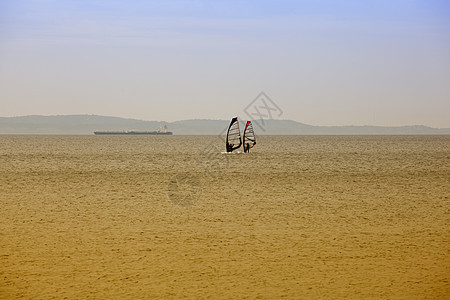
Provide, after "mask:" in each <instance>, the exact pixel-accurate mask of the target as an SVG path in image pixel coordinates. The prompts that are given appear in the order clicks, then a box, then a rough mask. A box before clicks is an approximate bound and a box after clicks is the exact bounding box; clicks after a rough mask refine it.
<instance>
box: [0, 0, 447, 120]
mask: <svg viewBox="0 0 450 300" xmlns="http://www.w3.org/2000/svg"><path fill="white" fill-rule="evenodd" d="M261 91H264V92H266V94H267V95H269V96H270V97H271V98H272V100H274V102H276V104H277V105H278V106H279V107H280V108H281V109H282V111H283V115H282V116H281V117H280V118H282V119H292V120H295V121H299V122H303V123H307V124H312V125H366V124H371V125H414V124H424V125H428V126H433V127H450V117H449V116H450V1H446V0H442V1H437V0H423V1H415V0H388V1H385V0H373V1H370V0H368V1H357V0H354V1H353V0H352V1H350V0H347V1H345V0H343V1H338V0H336V1H331V0H314V1H313V0H310V1H306V0H305V1H302V0H299V1H293V0H278V1H275V0H273V1H264V0H263V1H256V0H250V1H237V0H221V1H206V0H192V1H187V0H184V1H183V0H168V1H151V0H150V1H146V0H145V1H144V0H128V1H125V0H124V1H119V0H2V1H0V116H4V117H5V116H19V115H30V114H43V115H55V114H100V115H110V116H120V117H130V118H138V119H144V120H161V121H162V120H165V121H175V120H182V119H192V118H202V119H203V118H207V119H230V118H231V117H232V116H234V115H241V116H244V115H245V114H244V113H243V111H244V109H245V107H246V106H247V105H248V104H249V103H250V102H251V101H252V100H253V99H254V98H255V97H256V96H257V95H258V94H259V92H261Z"/></svg>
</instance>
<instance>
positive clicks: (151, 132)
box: [94, 131, 173, 135]
mask: <svg viewBox="0 0 450 300" xmlns="http://www.w3.org/2000/svg"><path fill="white" fill-rule="evenodd" d="M94 134H95V135H172V134H173V133H172V132H171V131H168V132H158V131H94Z"/></svg>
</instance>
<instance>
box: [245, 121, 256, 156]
mask: <svg viewBox="0 0 450 300" xmlns="http://www.w3.org/2000/svg"><path fill="white" fill-rule="evenodd" d="M255 144H256V137H255V132H254V131H253V125H252V122H251V121H247V124H245V129H244V152H249V151H250V149H252V148H253V147H254V146H255Z"/></svg>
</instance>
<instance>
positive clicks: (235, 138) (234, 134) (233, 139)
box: [226, 117, 242, 152]
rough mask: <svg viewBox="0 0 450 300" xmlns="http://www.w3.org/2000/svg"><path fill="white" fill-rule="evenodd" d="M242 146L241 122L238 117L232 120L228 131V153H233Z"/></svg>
mask: <svg viewBox="0 0 450 300" xmlns="http://www.w3.org/2000/svg"><path fill="white" fill-rule="evenodd" d="M241 145H242V139H241V130H240V129H239V121H238V118H237V117H234V118H233V119H231V122H230V126H228V131H227V145H226V146H227V152H233V151H234V150H236V149H239V147H241Z"/></svg>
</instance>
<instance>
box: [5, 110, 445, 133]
mask: <svg viewBox="0 0 450 300" xmlns="http://www.w3.org/2000/svg"><path fill="white" fill-rule="evenodd" d="M228 123H229V120H206V119H196V120H183V121H175V122H160V121H143V120H137V119H127V118H120V117H109V116H99V115H58V116H37V115H34V116H21V117H0V134H62V135H64V134H81V135H93V134H94V131H152V130H154V129H155V128H158V127H159V126H167V128H168V129H169V130H170V131H171V132H173V134H174V135H218V134H223V133H224V130H225V128H226V127H227V126H228ZM254 123H255V126H254V127H255V132H256V134H257V135H450V128H433V127H428V126H424V125H410V126H397V127H392V126H369V125H367V126H313V125H308V124H303V123H300V122H296V121H291V120H267V119H266V120H264V121H262V120H254Z"/></svg>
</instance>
